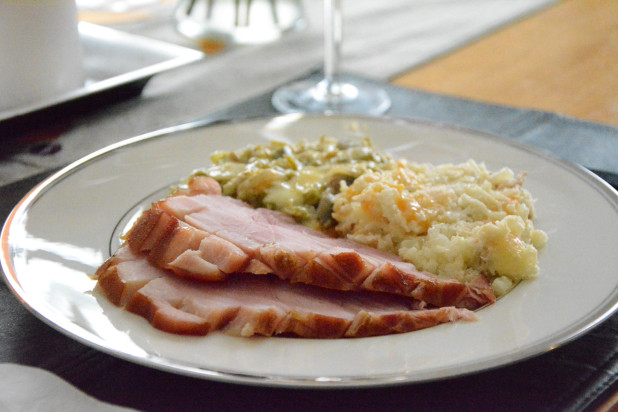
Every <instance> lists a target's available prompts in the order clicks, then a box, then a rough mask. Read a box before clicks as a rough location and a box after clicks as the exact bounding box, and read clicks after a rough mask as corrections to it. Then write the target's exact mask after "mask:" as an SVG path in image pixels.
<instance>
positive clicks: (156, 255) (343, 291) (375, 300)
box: [95, 178, 495, 338]
mask: <svg viewBox="0 0 618 412" xmlns="http://www.w3.org/2000/svg"><path fill="white" fill-rule="evenodd" d="M213 182H214V181H212V179H209V178H200V179H199V180H197V181H193V182H192V183H191V184H190V185H189V189H187V190H183V191H179V192H177V193H176V194H175V195H173V196H170V197H168V198H166V199H164V200H162V201H159V202H156V203H154V204H153V206H152V208H151V209H149V210H147V211H145V212H144V213H143V214H142V216H141V217H140V218H139V219H138V220H137V221H136V223H135V224H134V226H133V227H132V228H131V230H130V231H129V232H128V233H127V235H126V236H125V242H124V244H123V245H122V246H121V248H120V249H119V250H118V251H117V252H116V253H115V254H114V256H112V257H111V258H110V259H108V260H107V261H106V262H105V263H104V264H103V265H102V266H101V267H100V268H99V269H98V270H97V272H96V273H95V277H96V278H97V279H98V282H97V288H99V289H100V290H101V291H102V292H103V293H104V295H105V296H106V297H107V298H108V299H109V300H110V301H111V302H112V303H114V304H115V305H117V306H120V307H124V308H125V309H127V310H128V311H130V312H133V313H136V314H138V315H140V316H142V317H144V318H146V319H147V320H148V321H149V322H150V323H151V324H152V325H153V326H154V327H155V328H157V329H160V330H163V331H166V332H171V333H177V334H187V335H205V334H207V333H210V332H212V331H217V330H219V331H222V332H224V333H227V334H230V335H234V336H252V335H262V336H277V335H284V336H297V337H304V338H342V337H365V336H377V335H386V334H393V333H403V332H410V331H414V330H419V329H424V328H427V327H431V326H435V325H438V324H441V323H446V322H453V321H460V320H463V321H472V320H476V316H475V315H474V313H473V312H472V310H475V309H478V308H480V307H482V306H485V305H487V304H491V303H493V302H494V301H495V296H494V294H493V290H492V288H491V286H490V285H489V283H488V282H487V280H486V279H485V278H484V277H482V276H480V277H479V278H477V279H476V280H475V281H473V282H471V283H468V284H463V283H460V282H457V281H454V280H444V279H440V278H438V277H436V276H435V275H433V274H430V273H427V272H421V271H418V270H417V269H416V268H415V267H414V265H412V264H410V263H407V262H404V261H402V260H401V259H400V258H399V257H397V256H395V255H392V254H387V253H384V252H381V251H378V250H376V249H373V248H371V247H368V246H365V245H361V244H358V243H356V242H353V241H350V240H347V239H341V238H331V237H329V236H327V235H325V234H322V233H321V232H317V231H314V230H312V229H309V228H307V227H305V226H302V225H300V224H297V223H295V222H294V221H293V219H292V218H290V217H289V216H287V215H284V214H282V213H280V212H275V211H271V210H267V209H253V208H251V207H249V206H248V205H246V204H245V203H243V202H241V201H239V200H236V199H233V198H230V197H226V196H222V195H221V194H220V188H219V186H218V184H217V183H216V182H214V183H213Z"/></svg>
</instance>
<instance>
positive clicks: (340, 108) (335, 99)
mask: <svg viewBox="0 0 618 412" xmlns="http://www.w3.org/2000/svg"><path fill="white" fill-rule="evenodd" d="M342 23H343V19H342V13H341V0H324V76H323V78H322V79H321V80H319V81H317V82H316V81H315V80H311V79H307V80H301V81H298V82H295V83H292V84H289V85H286V86H283V87H281V88H279V89H278V90H277V91H275V93H274V94H273V97H272V103H273V106H275V108H276V109H277V110H279V111H280V112H283V113H293V112H311V113H329V114H330V113H355V114H381V113H384V112H386V111H387V110H388V109H389V107H390V105H391V99H390V97H389V96H388V94H387V93H386V92H385V91H384V90H383V89H382V88H380V87H378V86H376V85H374V84H372V83H369V82H366V81H363V80H361V79H353V78H350V77H348V76H346V75H343V74H341V73H340V71H339V60H340V55H341V43H342V40H343V25H342Z"/></svg>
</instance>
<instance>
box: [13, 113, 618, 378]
mask: <svg viewBox="0 0 618 412" xmlns="http://www.w3.org/2000/svg"><path fill="white" fill-rule="evenodd" d="M202 126H203V125H198V124H189V125H184V126H181V127H178V128H172V129H167V130H164V131H160V132H156V133H152V134H149V135H145V136H140V137H137V138H134V139H131V140H128V141H126V142H123V143H120V144H117V145H114V146H112V147H109V148H107V149H104V150H102V151H99V152H96V153H94V154H92V155H90V156H88V157H86V158H84V159H82V160H81V161H79V162H77V163H75V164H73V165H71V166H69V167H67V168H65V169H64V170H62V171H60V172H59V173H57V174H55V175H54V176H52V177H50V178H49V179H47V180H46V181H44V182H43V183H41V184H40V185H39V186H37V187H36V188H35V189H33V190H32V191H31V192H30V193H29V194H28V195H27V196H26V197H25V198H24V199H23V200H22V201H21V202H20V203H19V204H18V205H17V207H16V208H15V210H14V211H13V212H12V213H11V215H10V216H9V219H8V220H7V222H6V224H5V227H4V230H3V232H2V268H3V270H4V273H5V280H6V281H7V283H8V284H9V286H10V287H11V288H12V290H13V292H14V293H15V294H16V295H17V296H18V297H19V298H20V300H21V301H22V302H23V303H24V305H26V307H28V308H29V309H30V310H31V311H32V312H33V313H34V314H35V315H37V316H39V317H40V318H41V319H43V320H44V321H45V322H47V323H48V324H50V325H51V326H53V327H54V328H56V329H58V330H60V331H61V332H63V333H65V334H67V335H68V336H70V337H72V338H75V339H77V340H79V341H81V342H83V343H85V344H87V345H90V346H92V347H94V348H97V349H99V350H102V351H104V352H107V353H110V354H112V355H115V356H118V357H121V358H124V359H127V360H130V361H133V362H136V363H139V364H143V365H147V366H150V367H154V368H158V369H163V370H167V371H171V372H175V373H180V374H186V375H190V376H196V377H202V378H208V379H215V380H222V381H232V382H243V383H252V384H264V385H281V386H297V387H344V386H369V385H387V384H395V383H402V382H420V381H426V380H435V379H442V378H447V377H452V376H457V375H461V374H466V373H471V372H475V371H481V370H486V369H488V368H493V367H497V366H501V365H506V364H509V363H512V362H514V361H517V360H521V359H524V358H528V357H531V356H533V355H537V354H540V353H543V352H545V351H548V350H551V349H552V348H555V347H556V346H558V345H561V344H563V343H565V342H567V341H569V340H571V339H573V338H575V337H577V336H579V335H581V334H583V333H584V332H586V331H588V330H589V329H590V328H592V327H593V326H595V325H597V324H598V323H599V322H601V321H602V320H604V319H605V318H607V317H608V316H610V315H611V313H613V311H614V310H615V309H616V308H617V306H618V276H616V268H617V267H618V253H616V245H618V195H617V193H616V191H615V190H613V189H612V188H611V187H610V186H609V185H607V184H605V183H604V182H602V181H601V180H599V179H598V178H596V177H595V176H593V175H592V174H590V173H589V172H587V171H585V170H584V169H582V168H579V167H577V166H574V165H571V164H569V163H566V162H563V161H559V160H556V159H554V158H553V157H551V156H548V155H545V154H541V153H540V152H537V151H536V150H533V149H531V148H529V147H527V146H523V145H520V144H516V143H514V142H513V141H511V140H507V139H501V138H496V137H492V136H488V135H484V134H480V133H477V132H473V131H466V130H457V129H450V128H444V127H440V126H437V125H431V124H421V123H415V122H411V121H403V120H396V119H387V118H369V117H337V116H332V117H324V116H301V115H287V116H280V117H273V118H266V119H253V120H244V121H239V122H231V123H219V124H214V125H210V126H207V127H202ZM323 134H327V135H333V136H347V137H364V136H370V137H371V138H372V139H373V141H374V144H375V145H376V147H378V148H379V149H383V150H387V151H389V152H391V153H392V154H393V155H394V156H395V157H405V158H408V159H410V160H413V161H420V162H433V163H444V162H463V161H466V160H467V159H468V158H474V159H476V160H477V161H483V162H485V164H486V165H487V167H488V168H490V169H492V170H497V169H499V168H501V167H503V166H508V167H510V168H512V169H514V170H515V171H516V172H519V171H527V173H528V178H527V181H526V184H525V187H526V188H528V189H529V190H530V191H531V192H532V193H533V195H534V196H536V198H537V199H538V200H537V203H536V213H537V219H536V226H537V227H538V228H541V229H543V230H545V231H546V232H547V233H548V235H549V243H548V244H547V246H546V247H545V248H544V249H543V250H542V251H541V253H540V267H541V270H540V274H539V278H538V279H537V280H534V281H531V282H525V283H523V284H520V285H519V286H517V287H516V288H515V290H513V291H512V292H511V293H510V294H508V295H507V296H506V297H504V298H503V299H501V300H500V301H499V302H497V303H496V304H495V305H492V306H490V307H487V308H484V309H482V310H480V311H479V312H478V317H479V320H478V322H474V323H458V324H447V325H441V326H437V327H434V328H431V329H426V330H422V331H418V332H413V333H406V334H400V335H391V336H384V337H373V338H362V339H348V340H311V339H288V338H251V339H246V338H236V337H229V336H225V335H222V334H218V333H217V334H212V335H209V336H206V337H184V336H176V335H172V334H166V333H163V332H159V331H157V330H155V329H153V328H152V327H150V325H148V324H147V322H146V321H145V320H144V319H142V318H140V317H138V316H136V315H133V314H130V313H127V312H124V311H122V310H120V309H118V308H116V307H114V306H112V305H110V304H109V303H108V302H107V301H106V300H105V299H101V298H97V296H96V295H93V294H92V293H91V291H92V289H93V286H94V284H95V282H94V281H93V280H92V279H90V278H89V277H88V275H89V274H92V273H94V271H95V270H96V268H97V267H98V266H99V265H100V264H101V263H102V262H103V261H104V260H105V259H106V258H107V257H108V256H109V253H110V249H113V248H114V247H115V245H117V234H118V232H120V231H122V230H123V228H124V225H126V222H127V221H128V220H130V216H131V215H132V214H133V213H135V212H136V211H137V210H139V209H140V207H148V205H149V201H150V200H152V199H154V198H156V196H158V195H159V194H161V193H164V192H162V191H161V189H164V188H165V187H167V186H169V185H171V184H174V183H175V182H177V181H178V180H179V179H181V178H183V177H185V176H187V175H188V174H189V173H190V172H191V171H192V170H193V169H194V168H198V167H203V166H205V165H207V164H208V163H209V155H210V154H211V152H213V151H214V150H217V149H225V150H231V149H237V148H240V147H243V146H245V145H247V144H249V143H260V142H265V141H267V140H269V139H284V140H291V141H296V140H298V139H301V138H306V139H315V138H317V137H319V136H320V135H323ZM153 194H154V195H153Z"/></svg>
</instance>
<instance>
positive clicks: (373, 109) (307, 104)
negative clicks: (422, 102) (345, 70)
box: [272, 77, 391, 115]
mask: <svg viewBox="0 0 618 412" xmlns="http://www.w3.org/2000/svg"><path fill="white" fill-rule="evenodd" d="M332 91H334V92H335V93H332ZM272 104H273V106H275V109H277V110H278V111H280V112H282V113H297V112H306V113H326V114H333V113H348V114H374V115H377V114H382V113H384V112H386V111H387V110H388V109H389V108H390V106H391V99H390V97H389V96H388V94H387V93H386V92H385V91H384V90H383V89H381V88H380V87H378V86H376V85H374V84H371V83H369V82H365V81H362V80H358V79H347V78H345V77H343V78H341V79H340V80H339V81H338V82H337V83H336V84H334V85H332V86H331V88H330V91H329V90H328V86H327V83H326V81H325V80H321V81H318V82H316V81H315V80H301V81H299V82H296V83H292V84H290V85H287V86H283V87H281V88H280V89H278V90H277V91H275V93H274V94H273V97H272Z"/></svg>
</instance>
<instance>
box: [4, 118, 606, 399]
mask: <svg viewBox="0 0 618 412" xmlns="http://www.w3.org/2000/svg"><path fill="white" fill-rule="evenodd" d="M276 118H277V119H279V118H289V119H291V120H294V119H300V118H314V119H318V118H330V119H332V118H339V119H341V120H343V119H361V120H363V119H364V120H369V121H379V122H386V123H403V124H404V125H405V124H417V125H421V126H427V127H435V128H440V129H451V130H454V131H459V132H463V133H469V134H473V135H475V136H478V137H483V138H488V139H492V140H498V141H499V142H501V143H506V144H507V145H509V146H513V147H515V148H517V149H520V150H524V151H526V152H529V153H532V154H533V155H535V156H538V157H541V158H542V159H543V160H545V161H550V162H551V163H553V164H555V165H557V166H559V167H560V168H561V169H562V170H566V171H567V172H569V173H571V174H575V175H576V176H577V177H578V178H580V179H582V180H584V181H585V182H586V183H587V184H589V185H592V186H593V187H594V189H595V190H596V191H597V192H599V193H600V194H601V195H603V197H604V198H605V199H606V200H607V201H608V202H609V203H610V205H612V206H613V209H614V210H615V211H616V212H618V191H616V190H615V189H614V188H613V187H611V185H609V184H608V183H607V182H605V181H604V180H602V179H601V178H599V177H598V176H596V175H595V174H594V173H592V172H591V171H589V170H588V169H586V168H584V167H583V166H580V165H578V164H575V163H573V162H570V161H568V160H565V159H561V158H558V157H557V156H555V155H553V154H551V153H549V152H547V151H544V150H541V149H539V148H537V147H534V146H531V145H530V144H527V143H523V142H519V141H517V140H514V139H512V138H507V137H504V136H499V135H495V134H491V133H487V132H484V131H479V130H475V129H470V128H465V127H458V126H452V125H449V124H443V123H440V122H433V121H424V120H416V119H408V118H400V117H391V116H369V115H340V114H326V115H324V114H302V115H301V114H298V113H292V114H272V115H267V116H264V115H260V116H247V117H236V118H222V119H209V118H206V119H200V120H195V121H190V122H187V123H181V124H177V125H173V126H170V127H166V128H162V129H159V130H155V131H152V132H148V133H144V134H140V135H138V136H135V137H132V138H129V139H125V140H122V141H120V142H117V143H114V144H111V145H108V146H106V147H104V148H102V149H99V150H97V151H95V152H92V153H91V154H89V155H86V156H84V157H82V158H80V159H78V160H76V161H74V162H72V163H70V164H69V165H67V166H66V167H64V168H62V169H60V170H59V171H57V172H55V173H53V174H52V175H50V176H49V177H47V178H45V179H44V180H43V181H41V182H40V183H39V184H37V185H36V186H35V187H33V188H32V189H31V190H30V191H29V192H28V193H27V194H26V195H25V196H24V197H22V198H21V199H20V201H19V202H18V203H17V205H16V206H15V207H14V208H13V209H12V210H11V212H10V213H9V215H8V218H7V219H6V221H5V222H4V225H3V227H2V232H1V233H0V241H1V248H2V250H1V254H0V266H1V268H2V272H3V273H2V275H3V276H2V277H3V279H4V282H5V283H6V284H7V285H8V287H9V289H10V290H11V292H12V294H13V295H14V296H16V297H17V298H18V300H19V301H20V303H21V304H22V305H23V306H25V307H26V308H27V309H28V310H29V311H30V312H31V313H32V314H34V315H35V316H36V317H38V318H39V319H41V320H42V321H43V322H44V323H46V324H47V325H49V326H51V327H52V328H54V329H55V330H57V331H59V332H60V333H62V334H64V335H65V336H67V337H69V338H71V339H75V340H77V341H79V342H81V343H83V344H85V345H87V346H89V347H93V348H95V349H97V350H99V351H101V352H103V353H107V354H109V355H112V356H115V357H117V358H121V359H124V360H127V361H130V362H133V363H136V364H139V365H142V366H146V367H151V368H154V369H159V370H163V371H166V372H171V373H174V374H178V375H185V376H190V377H195V378H201V379H210V380H214V381H220V382H227V383H241V384H248V385H260V386H271V387H288V388H362V387H382V386H394V385H401V384H406V385H409V384H418V383H423V382H432V381H441V380H446V379H451V378H455V377H460V376H465V375H470V374H475V373H481V372H486V371H489V370H492V369H496V368H500V367H505V366H509V365H512V364H515V363H518V362H521V361H524V360H527V359H530V358H533V357H536V356H540V355H542V354H544V353H547V352H549V351H551V350H553V349H555V348H558V347H561V346H564V345H565V344H567V343H569V342H571V341H573V340H575V339H576V338H578V337H580V336H582V335H584V334H585V333H587V332H589V331H590V330H592V329H593V328H595V327H597V326H598V325H600V324H601V323H603V322H604V321H605V320H607V319H608V318H609V317H611V316H612V315H613V314H614V313H615V312H617V311H618V282H617V283H616V285H615V287H614V290H613V292H612V293H610V294H609V295H608V296H607V297H606V298H605V299H604V300H603V301H601V302H598V303H597V304H596V306H595V308H594V309H593V310H591V311H590V312H589V313H588V314H586V316H585V317H583V318H581V319H580V320H579V321H578V322H577V323H576V324H575V325H572V326H570V327H569V328H565V329H563V330H561V331H559V333H557V334H554V335H551V336H547V337H545V338H544V339H542V340H539V341H536V342H533V343H531V344H529V345H528V346H527V347H523V348H522V349H521V350H518V351H517V352H516V353H514V354H512V355H511V356H509V357H508V358H509V359H505V356H504V354H501V355H500V356H494V357H493V358H489V359H485V360H483V361H482V364H481V365H478V366H477V367H469V366H471V365H470V364H472V365H474V364H475V363H479V362H478V361H477V362H473V361H470V362H467V363H464V364H462V365H461V367H460V368H459V369H462V368H463V369H465V370H460V371H457V372H456V373H451V374H448V373H447V374H444V373H441V372H443V371H444V370H445V368H440V369H438V370H434V371H433V372H432V374H430V375H431V376H425V377H421V378H420V379H419V378H417V377H415V375H417V373H413V375H414V376H411V375H410V374H405V373H403V374H402V373H391V374H383V375H372V376H370V377H367V376H349V377H345V378H339V377H338V378H332V377H331V378H329V377H311V378H307V377H301V376H298V377H294V376H289V375H285V376H274V375H272V374H271V375H268V374H261V375H260V374H252V373H250V374H245V373H238V372H234V371H224V370H221V368H219V369H218V370H213V369H208V368H201V367H196V366H191V365H182V362H179V361H177V360H173V361H170V360H169V359H167V358H164V357H158V359H157V360H153V359H151V357H147V358H140V357H138V356H135V355H132V354H128V353H122V352H120V351H118V350H115V349H113V348H108V347H106V346H104V345H103V344H101V343H99V342H93V341H92V340H88V339H86V338H85V337H83V336H81V335H80V334H76V333H75V332H72V331H71V330H68V329H66V328H63V327H62V326H61V325H58V324H56V323H54V322H53V321H52V320H51V319H48V318H47V317H45V316H44V315H43V314H42V313H40V312H38V311H37V310H36V309H34V308H33V307H32V306H31V305H30V304H29V303H28V301H27V299H26V297H27V296H25V295H26V292H25V291H24V290H23V289H21V288H20V287H19V286H20V285H19V282H18V279H17V274H16V273H15V268H14V267H13V264H12V262H11V256H10V250H9V249H10V245H9V232H10V228H11V225H12V222H13V220H14V219H15V218H16V217H18V216H19V215H20V214H21V213H24V212H25V211H26V210H27V209H28V208H29V207H31V206H32V205H33V204H34V203H35V202H36V201H37V200H38V199H39V198H40V197H41V196H42V195H43V194H44V193H45V192H47V191H48V190H51V189H52V188H53V186H54V185H55V184H57V183H59V182H61V181H62V180H63V179H64V178H66V177H68V176H70V175H71V174H72V173H74V172H77V171H79V170H80V169H81V168H82V167H87V166H88V164H89V163H90V162H91V161H95V160H96V159H97V158H100V157H103V156H106V155H108V154H111V153H113V152H114V151H116V150H119V149H121V148H123V147H127V146H131V145H139V144H142V143H145V142H148V141H150V140H151V139H156V138H165V137H169V136H172V135H173V134H175V133H180V132H183V131H189V130H197V129H200V128H210V127H214V126H218V125H234V124H238V123H243V122H260V121H263V122H266V121H267V120H269V119H270V120H272V119H276ZM76 327H78V326H77V325H76ZM86 332H87V331H86ZM180 365H182V368H179V366H180ZM451 368H452V367H451Z"/></svg>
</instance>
